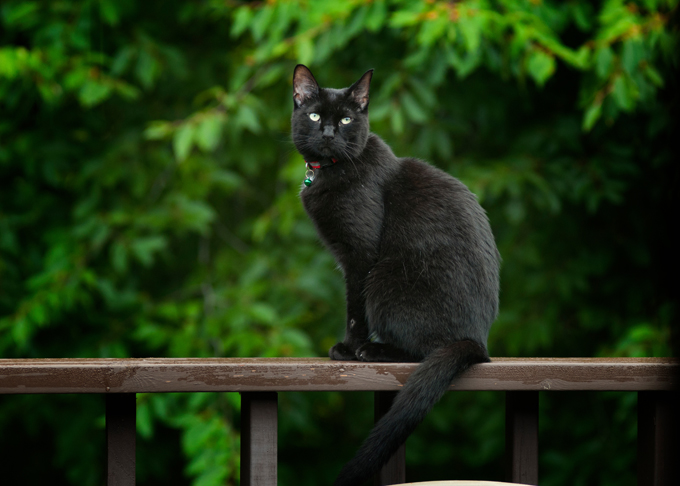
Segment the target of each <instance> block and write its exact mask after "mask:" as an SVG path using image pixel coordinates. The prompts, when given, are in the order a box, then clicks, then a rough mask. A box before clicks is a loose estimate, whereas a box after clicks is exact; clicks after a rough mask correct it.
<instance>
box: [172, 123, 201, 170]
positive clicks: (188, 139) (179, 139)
mask: <svg viewBox="0 0 680 486" xmlns="http://www.w3.org/2000/svg"><path fill="white" fill-rule="evenodd" d="M195 132H196V126H195V125H194V124H193V123H184V124H183V125H182V126H181V127H180V128H179V130H177V131H176V132H175V135H174V137H173V138H172V148H173V150H174V151H175V158H176V159H177V161H178V162H182V161H183V160H184V159H186V158H187V156H188V155H189V151H190V150H191V145H192V144H193V142H194V133H195Z"/></svg>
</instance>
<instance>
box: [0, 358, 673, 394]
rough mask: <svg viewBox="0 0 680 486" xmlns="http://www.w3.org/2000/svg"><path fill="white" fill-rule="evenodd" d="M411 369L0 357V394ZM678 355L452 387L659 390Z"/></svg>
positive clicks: (264, 381)
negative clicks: (10, 358) (0, 358)
mask: <svg viewBox="0 0 680 486" xmlns="http://www.w3.org/2000/svg"><path fill="white" fill-rule="evenodd" d="M416 366H417V364H412V363H360V362H357V361H330V360H329V359H323V358H280V359H279V358H201V359H199V358H184V359H178V358H146V359H26V360H22V359H18V360H7V359H5V360H0V394H33V393H142V392H158V393H167V392H247V391H281V392H283V391H360V390H370V391H389V390H399V389H400V388H401V387H402V386H403V385H404V383H406V380H407V379H408V377H409V375H410V374H411V372H412V371H413V370H414V369H415V367H416ZM679 372H680V360H678V359H677V358H530V359H526V358H495V359H493V361H492V362H491V363H483V364H479V365H476V366H473V367H472V368H470V369H469V370H468V371H467V372H465V374H464V375H462V376H461V377H460V378H458V379H457V380H456V381H454V382H453V383H452V385H451V390H498V391H520V390H538V391H558V390H600V391H606V390H628V391H654V390H656V391H661V390H672V389H676V388H677V387H678V381H679V380H678V375H679V374H680V373H679Z"/></svg>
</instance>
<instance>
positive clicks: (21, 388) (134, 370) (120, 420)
mask: <svg viewBox="0 0 680 486" xmlns="http://www.w3.org/2000/svg"><path fill="white" fill-rule="evenodd" d="M415 366H417V365H415V364H405V363H360V362H341V361H329V360H327V359H314V358H310V359H299V358H292V359H257V358H254V359H236V358H222V359H171V358H167V359H165V358H163V359H161V358H158V359H156V358H154V359H37V360H31V359H25V360H21V359H20V360H0V394H47V393H98V394H103V395H106V434H107V448H108V451H107V458H108V459H107V481H108V482H107V484H108V485H109V486H132V485H134V484H135V394H136V393H169V392H239V393H241V403H242V411H241V422H242V423H241V434H242V436H241V484H242V485H244V486H275V485H276V477H277V462H276V461H277V420H278V418H277V414H278V412H277V403H278V400H277V396H278V395H277V393H278V392H285V391H360V390H363V391H374V392H376V406H375V410H376V418H379V416H380V415H381V414H382V413H384V411H385V410H386V409H387V407H389V404H390V403H391V400H392V397H393V396H394V394H395V393H396V392H397V391H398V390H399V389H400V388H401V387H402V386H403V384H404V383H405V382H406V379H407V378H408V376H409V375H410V373H411V372H412V371H413V370H414V368H415ZM679 374H680V360H678V359H672V358H637V359H636V358H631V359H628V358H612V359H608V358H604V359H599V358H593V359H582V358H565V359H549V358H545V359H539V358H537V359H513V358H495V359H494V360H493V362H491V363H485V364H481V365H477V366H474V367H473V368H471V369H470V370H468V371H467V372H466V373H465V374H464V375H463V376H461V377H460V378H459V379H457V380H456V381H454V382H453V383H452V385H451V390H496V391H500V392H505V393H506V456H507V463H508V480H511V481H513V482H518V483H523V484H538V399H539V392H541V391H547V392H557V391H565V390H570V391H578V390H589V391H594V390H596V391H630V392H637V393H638V484H639V485H640V486H648V485H650V486H651V485H654V486H662V485H663V486H666V485H667V486H671V485H673V486H675V485H677V484H680V474H679V473H678V469H679V463H680V461H679V460H678V457H677V456H676V455H675V453H674V449H673V448H674V447H676V446H677V443H678V437H677V435H676V430H677V425H678V419H677V415H678V410H680V408H678V392H677V389H678V385H679ZM403 481H404V451H403V447H402V449H401V450H400V451H399V452H398V453H397V454H395V456H394V457H393V458H392V460H391V461H390V463H389V464H387V465H386V466H385V468H383V470H382V472H381V474H380V477H379V479H378V480H377V482H376V484H394V483H397V482H403Z"/></svg>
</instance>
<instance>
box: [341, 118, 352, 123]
mask: <svg viewBox="0 0 680 486" xmlns="http://www.w3.org/2000/svg"><path fill="white" fill-rule="evenodd" d="M351 121H352V119H351V118H350V117H348V116H346V117H345V118H343V119H342V120H340V123H342V124H343V125H347V124H348V123H350V122H351Z"/></svg>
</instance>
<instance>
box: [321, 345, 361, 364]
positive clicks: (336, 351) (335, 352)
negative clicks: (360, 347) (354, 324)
mask: <svg viewBox="0 0 680 486" xmlns="http://www.w3.org/2000/svg"><path fill="white" fill-rule="evenodd" d="M328 356H329V357H330V358H331V359H332V360H335V361H356V360H357V357H356V355H355V354H354V351H352V350H351V349H350V348H349V346H347V345H346V344H345V343H338V344H336V345H335V346H333V347H332V348H331V349H330V350H329V351H328Z"/></svg>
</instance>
